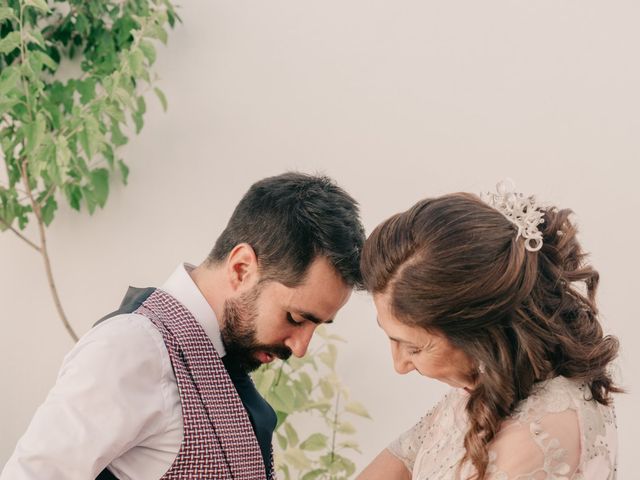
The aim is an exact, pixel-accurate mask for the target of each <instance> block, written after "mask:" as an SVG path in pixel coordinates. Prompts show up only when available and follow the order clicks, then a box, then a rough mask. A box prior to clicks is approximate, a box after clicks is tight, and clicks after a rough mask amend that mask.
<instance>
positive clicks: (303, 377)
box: [253, 327, 370, 480]
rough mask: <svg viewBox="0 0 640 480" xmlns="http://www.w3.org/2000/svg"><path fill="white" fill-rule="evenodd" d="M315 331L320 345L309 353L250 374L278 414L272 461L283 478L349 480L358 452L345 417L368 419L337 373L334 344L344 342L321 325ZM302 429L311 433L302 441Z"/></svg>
mask: <svg viewBox="0 0 640 480" xmlns="http://www.w3.org/2000/svg"><path fill="white" fill-rule="evenodd" d="M317 332H318V337H319V339H320V345H319V346H318V347H317V348H316V349H315V350H314V352H312V353H309V354H307V355H306V356H305V357H304V358H301V359H298V358H293V357H292V358H290V359H289V360H287V361H284V362H279V363H275V364H268V365H265V366H263V367H261V368H260V369H259V370H257V371H256V372H255V373H254V375H253V378H254V381H255V383H256V387H257V388H258V390H259V391H260V393H261V394H262V395H263V396H264V397H265V399H266V400H267V401H268V402H269V403H270V404H271V405H272V406H273V408H274V409H275V411H276V415H277V416H278V424H277V426H276V431H275V439H276V446H277V448H276V451H275V461H276V467H277V469H278V470H279V473H280V476H281V478H284V479H285V480H290V479H292V478H295V479H298V478H300V479H302V480H338V479H340V480H342V479H347V478H350V477H351V476H352V475H353V474H354V473H355V470H356V467H355V464H354V462H353V461H352V460H351V459H350V458H349V455H350V454H353V452H356V453H360V450H359V447H358V444H357V443H356V442H355V441H354V440H353V438H352V437H353V435H354V434H355V433H356V429H355V427H354V425H353V424H352V423H351V422H350V421H348V420H347V419H346V417H348V416H357V417H364V418H370V416H369V414H368V413H367V411H366V409H365V408H364V406H362V404H360V403H359V402H355V401H349V393H348V391H347V389H346V388H345V387H344V386H343V385H342V383H341V382H340V380H339V379H338V376H337V374H336V360H337V354H338V348H337V344H338V342H343V341H344V340H342V339H341V338H340V337H338V336H337V335H329V334H328V333H327V332H326V330H325V329H324V327H319V328H318V330H317ZM301 418H304V424H302V422H300V420H301ZM314 424H315V426H314ZM305 427H306V430H310V431H307V432H305V435H306V438H304V440H302V441H301V432H303V431H305ZM321 430H322V431H328V434H325V433H321ZM345 437H347V438H345Z"/></svg>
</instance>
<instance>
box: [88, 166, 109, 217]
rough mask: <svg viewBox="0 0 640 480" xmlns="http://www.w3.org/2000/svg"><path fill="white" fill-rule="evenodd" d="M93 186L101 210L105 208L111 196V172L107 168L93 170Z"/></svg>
mask: <svg viewBox="0 0 640 480" xmlns="http://www.w3.org/2000/svg"><path fill="white" fill-rule="evenodd" d="M91 186H92V187H93V194H94V195H95V201H96V203H97V204H98V206H100V208H102V207H104V205H105V204H106V203H107V197H108V196H109V170H107V169H106V168H96V169H95V170H92V171H91Z"/></svg>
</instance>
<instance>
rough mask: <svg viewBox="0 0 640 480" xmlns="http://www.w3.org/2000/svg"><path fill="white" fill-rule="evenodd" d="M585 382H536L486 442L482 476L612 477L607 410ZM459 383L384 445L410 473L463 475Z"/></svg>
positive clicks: (466, 472) (613, 440) (420, 478)
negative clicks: (485, 469) (485, 468)
mask: <svg viewBox="0 0 640 480" xmlns="http://www.w3.org/2000/svg"><path fill="white" fill-rule="evenodd" d="M589 395H590V392H589V389H588V388H587V387H586V386H585V385H581V384H580V383H577V382H574V381H572V380H569V379H566V378H564V377H556V378H554V379H553V380H549V381H546V382H542V383H540V384H538V385H537V386H536V388H535V390H534V392H533V393H532V395H530V396H529V397H528V398H527V399H526V400H524V401H523V402H521V404H520V405H519V406H518V408H517V409H516V411H515V412H514V413H513V414H512V415H511V416H510V417H509V418H508V419H507V420H505V421H504V422H503V423H502V426H501V428H500V431H499V432H498V434H497V435H496V437H495V438H494V439H493V441H492V442H491V443H490V444H489V460H490V463H489V473H488V474H487V477H486V478H487V480H516V479H517V480H569V479H571V480H613V479H615V478H616V453H617V433H616V424H615V413H614V411H613V408H612V407H605V406H603V405H601V404H599V403H597V402H595V401H593V400H587V399H586V398H589ZM467 398H468V394H467V392H466V391H465V390H463V389H454V390H452V391H450V392H449V393H448V394H447V395H446V396H445V397H444V398H443V399H442V400H441V401H440V403H438V404H437V405H436V406H435V407H434V408H433V409H432V410H431V411H430V412H428V413H427V414H426V415H425V416H424V417H423V418H422V419H421V420H420V422H418V424H416V425H415V426H414V427H413V428H412V429H411V430H409V431H407V432H405V433H404V434H402V435H401V436H400V437H399V438H398V439H397V440H395V441H394V442H393V443H392V444H391V445H389V447H388V449H389V450H390V451H391V453H393V454H394V455H395V456H397V457H398V458H400V459H401V460H402V461H403V462H404V464H405V465H406V466H407V468H409V470H410V471H411V472H412V480H427V479H428V480H453V479H459V478H462V479H467V478H470V477H471V476H472V475H473V473H474V472H475V469H474V468H473V467H472V466H471V465H470V464H469V462H465V465H464V466H463V468H462V470H461V471H458V470H459V469H458V465H459V463H460V460H461V459H462V457H463V456H464V445H463V440H464V436H465V434H466V432H467V428H468V425H467V419H468V417H467V414H466V411H465V406H466V403H467Z"/></svg>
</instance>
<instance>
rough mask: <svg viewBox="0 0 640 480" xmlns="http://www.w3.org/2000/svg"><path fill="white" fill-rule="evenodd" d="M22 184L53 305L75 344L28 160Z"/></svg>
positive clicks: (74, 334) (75, 339) (23, 163)
mask: <svg viewBox="0 0 640 480" xmlns="http://www.w3.org/2000/svg"><path fill="white" fill-rule="evenodd" d="M21 166H22V182H23V184H24V187H25V189H26V190H27V193H28V195H29V199H30V200H31V206H32V208H33V213H34V214H35V216H36V220H37V223H38V230H39V232H40V245H41V248H40V253H41V254H42V259H43V260H44V268H45V270H46V272H47V280H48V282H49V289H50V290H51V295H52V296H53V303H54V304H55V306H56V310H57V311H58V315H59V316H60V319H61V320H62V324H63V325H64V328H65V329H66V330H67V333H68V334H69V336H71V338H73V340H74V341H75V342H77V341H78V335H77V334H76V332H75V331H74V330H73V328H72V327H71V324H70V323H69V320H68V319H67V316H66V314H65V313H64V309H63V308H62V302H61V301H60V296H59V295H58V289H57V287H56V283H55V281H54V279H53V270H52V269H51V260H50V259H49V252H48V250H47V237H46V233H45V226H44V221H43V220H42V210H41V208H40V204H39V203H38V202H37V201H36V199H35V198H34V197H33V192H32V191H31V185H29V177H28V176H27V160H26V159H24V161H23V162H22V165H21Z"/></svg>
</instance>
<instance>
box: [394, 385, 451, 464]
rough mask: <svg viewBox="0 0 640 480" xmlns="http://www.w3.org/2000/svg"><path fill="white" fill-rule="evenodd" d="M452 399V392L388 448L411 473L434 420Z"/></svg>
mask: <svg viewBox="0 0 640 480" xmlns="http://www.w3.org/2000/svg"><path fill="white" fill-rule="evenodd" d="M451 397H452V394H451V392H450V393H449V394H447V395H445V397H444V398H443V399H442V400H440V402H438V404H437V405H436V406H434V407H433V408H432V409H431V410H429V411H428V412H427V413H426V414H425V415H424V416H423V417H422V418H421V419H420V421H419V422H418V423H416V424H415V425H414V426H413V427H411V428H410V429H409V430H407V431H406V432H404V433H403V434H401V435H400V436H399V437H398V438H396V439H395V440H394V441H393V442H391V443H390V444H389V445H388V446H387V450H389V452H391V453H392V454H393V455H394V456H395V457H397V458H398V459H400V460H401V461H402V463H404V465H405V466H406V467H407V469H408V470H409V471H410V472H412V471H413V465H414V463H415V461H416V455H417V454H418V452H419V451H420V447H421V446H422V443H423V442H424V439H425V436H427V435H429V430H431V427H432V425H433V422H434V418H435V417H437V415H438V412H440V411H441V410H442V409H443V408H444V407H445V406H446V405H447V404H448V402H449V401H450V399H451Z"/></svg>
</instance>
